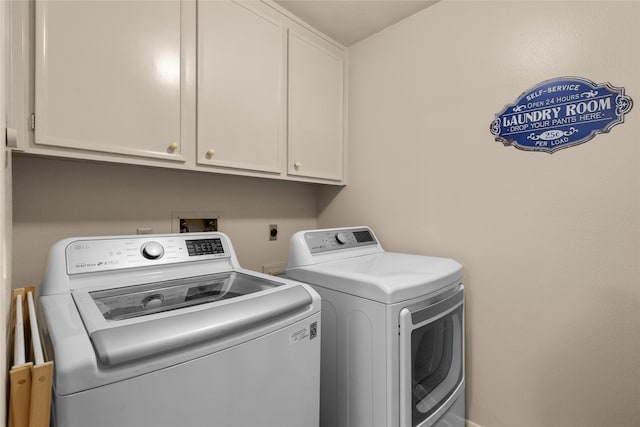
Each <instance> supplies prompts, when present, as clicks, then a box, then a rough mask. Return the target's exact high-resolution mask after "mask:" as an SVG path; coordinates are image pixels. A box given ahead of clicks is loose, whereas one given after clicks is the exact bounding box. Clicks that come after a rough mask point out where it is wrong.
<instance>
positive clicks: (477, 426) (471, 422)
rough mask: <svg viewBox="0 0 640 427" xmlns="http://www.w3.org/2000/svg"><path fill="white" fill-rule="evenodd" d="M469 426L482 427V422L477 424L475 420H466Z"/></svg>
mask: <svg viewBox="0 0 640 427" xmlns="http://www.w3.org/2000/svg"><path fill="white" fill-rule="evenodd" d="M466 424H467V427H482V426H481V425H480V424H476V423H474V422H473V421H470V420H466Z"/></svg>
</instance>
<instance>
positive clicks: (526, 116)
mask: <svg viewBox="0 0 640 427" xmlns="http://www.w3.org/2000/svg"><path fill="white" fill-rule="evenodd" d="M632 106H633V102H632V101H631V98H630V97H628V96H626V95H625V94H624V88H618V87H613V86H611V85H610V84H609V83H602V84H596V83H594V82H592V81H590V80H587V79H583V78H580V77H559V78H556V79H551V80H547V81H544V82H542V83H540V84H538V85H536V86H534V87H532V88H531V89H529V90H527V91H526V92H524V93H523V94H522V95H520V96H519V97H518V98H517V99H516V100H515V102H514V103H513V104H509V105H507V106H505V108H504V109H503V110H502V111H501V112H500V113H498V114H496V118H495V120H494V121H493V122H492V123H491V126H490V130H491V133H492V134H493V135H494V136H495V139H496V141H499V142H502V143H503V144H504V145H505V146H510V145H512V146H514V147H516V148H518V149H521V150H528V151H544V152H547V153H553V152H555V151H558V150H561V149H563V148H568V147H572V146H574V145H578V144H582V143H584V142H587V141H589V140H590V139H592V138H593V137H595V136H596V135H597V134H599V133H605V132H609V130H610V129H611V128H612V127H614V126H615V125H617V124H619V123H623V122H624V115H625V114H626V113H628V112H629V111H630V110H631V107H632Z"/></svg>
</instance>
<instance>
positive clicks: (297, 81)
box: [287, 28, 344, 181]
mask: <svg viewBox="0 0 640 427" xmlns="http://www.w3.org/2000/svg"><path fill="white" fill-rule="evenodd" d="M288 142H289V143H288V147H289V148H288V153H289V158H288V166H287V171H288V173H289V175H294V176H303V177H309V178H320V179H328V180H335V181H342V180H343V178H344V170H343V168H344V50H342V49H340V48H338V47H337V46H335V45H333V44H331V43H329V42H327V41H326V40H324V39H322V38H320V37H319V36H317V35H315V34H313V33H311V32H309V31H302V30H297V29H295V28H292V29H290V30H289V141H288Z"/></svg>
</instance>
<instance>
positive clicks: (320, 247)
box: [304, 228, 378, 254]
mask: <svg viewBox="0 0 640 427" xmlns="http://www.w3.org/2000/svg"><path fill="white" fill-rule="evenodd" d="M304 238H305V242H306V243H307V247H308V248H309V252H311V253H312V254H315V253H319V252H328V251H335V250H341V249H347V248H357V247H361V246H370V245H376V244H377V243H378V241H377V240H376V238H375V237H374V235H373V233H372V232H371V230H370V229H368V228H345V229H334V230H317V231H308V232H306V233H305V234H304Z"/></svg>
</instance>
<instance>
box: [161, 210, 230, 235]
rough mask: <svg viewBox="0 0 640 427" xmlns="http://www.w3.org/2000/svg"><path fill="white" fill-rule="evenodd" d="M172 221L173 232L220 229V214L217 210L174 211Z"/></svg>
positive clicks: (200, 231) (198, 231) (199, 231)
mask: <svg viewBox="0 0 640 427" xmlns="http://www.w3.org/2000/svg"><path fill="white" fill-rule="evenodd" d="M172 216H173V218H172V219H173V220H172V222H171V231H172V232H173V233H202V232H209V231H218V219H219V218H220V215H219V214H218V213H215V212H174V213H173V215H172Z"/></svg>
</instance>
